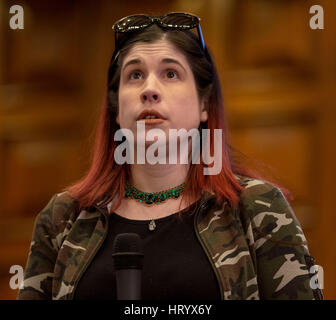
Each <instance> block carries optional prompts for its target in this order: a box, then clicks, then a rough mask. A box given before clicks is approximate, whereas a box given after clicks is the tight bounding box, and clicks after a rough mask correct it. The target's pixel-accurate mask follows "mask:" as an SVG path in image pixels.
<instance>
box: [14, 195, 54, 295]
mask: <svg viewBox="0 0 336 320" xmlns="http://www.w3.org/2000/svg"><path fill="white" fill-rule="evenodd" d="M56 197H57V195H55V196H53V197H52V198H51V200H50V201H49V203H48V204H47V206H46V207H45V208H44V209H43V210H42V211H41V212H40V213H39V214H38V215H37V217H36V219H35V224H34V229H33V236H32V241H31V244H30V251H29V255H28V259H27V263H26V267H25V270H24V281H23V283H22V284H21V286H20V289H19V293H18V297H17V299H19V300H41V299H51V298H52V280H53V271H54V266H55V261H56V258H57V254H58V247H57V237H56V232H55V225H54V222H53V206H54V202H55V199H56Z"/></svg>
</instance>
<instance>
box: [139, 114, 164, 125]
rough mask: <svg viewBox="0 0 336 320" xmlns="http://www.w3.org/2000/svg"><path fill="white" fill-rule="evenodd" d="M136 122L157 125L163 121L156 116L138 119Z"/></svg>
mask: <svg viewBox="0 0 336 320" xmlns="http://www.w3.org/2000/svg"><path fill="white" fill-rule="evenodd" d="M138 121H144V122H145V124H159V123H162V122H163V121H164V119H162V118H158V117H156V116H146V117H145V118H143V119H140V120H138Z"/></svg>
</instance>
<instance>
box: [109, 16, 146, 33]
mask: <svg viewBox="0 0 336 320" xmlns="http://www.w3.org/2000/svg"><path fill="white" fill-rule="evenodd" d="M150 23H151V19H150V18H149V17H148V16H146V15H142V14H138V15H134V16H129V17H125V18H123V19H121V20H119V21H118V22H117V23H116V24H115V25H114V26H113V29H115V30H116V31H117V32H128V31H136V30H139V29H142V28H144V27H147V26H148V25H149V24H150Z"/></svg>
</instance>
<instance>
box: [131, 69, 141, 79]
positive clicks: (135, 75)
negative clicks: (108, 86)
mask: <svg viewBox="0 0 336 320" xmlns="http://www.w3.org/2000/svg"><path fill="white" fill-rule="evenodd" d="M141 77H142V73H141V72H140V71H133V72H131V73H130V74H129V75H128V79H129V80H138V79H141Z"/></svg>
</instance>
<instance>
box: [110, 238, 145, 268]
mask: <svg viewBox="0 0 336 320" xmlns="http://www.w3.org/2000/svg"><path fill="white" fill-rule="evenodd" d="M112 256H113V258H114V266H115V268H116V269H117V270H120V269H133V268H135V269H142V266H143V256H144V255H143V253H142V247H141V239H140V236H139V235H138V234H136V233H121V234H118V235H117V236H116V237H115V239H114V243H113V251H112Z"/></svg>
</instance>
